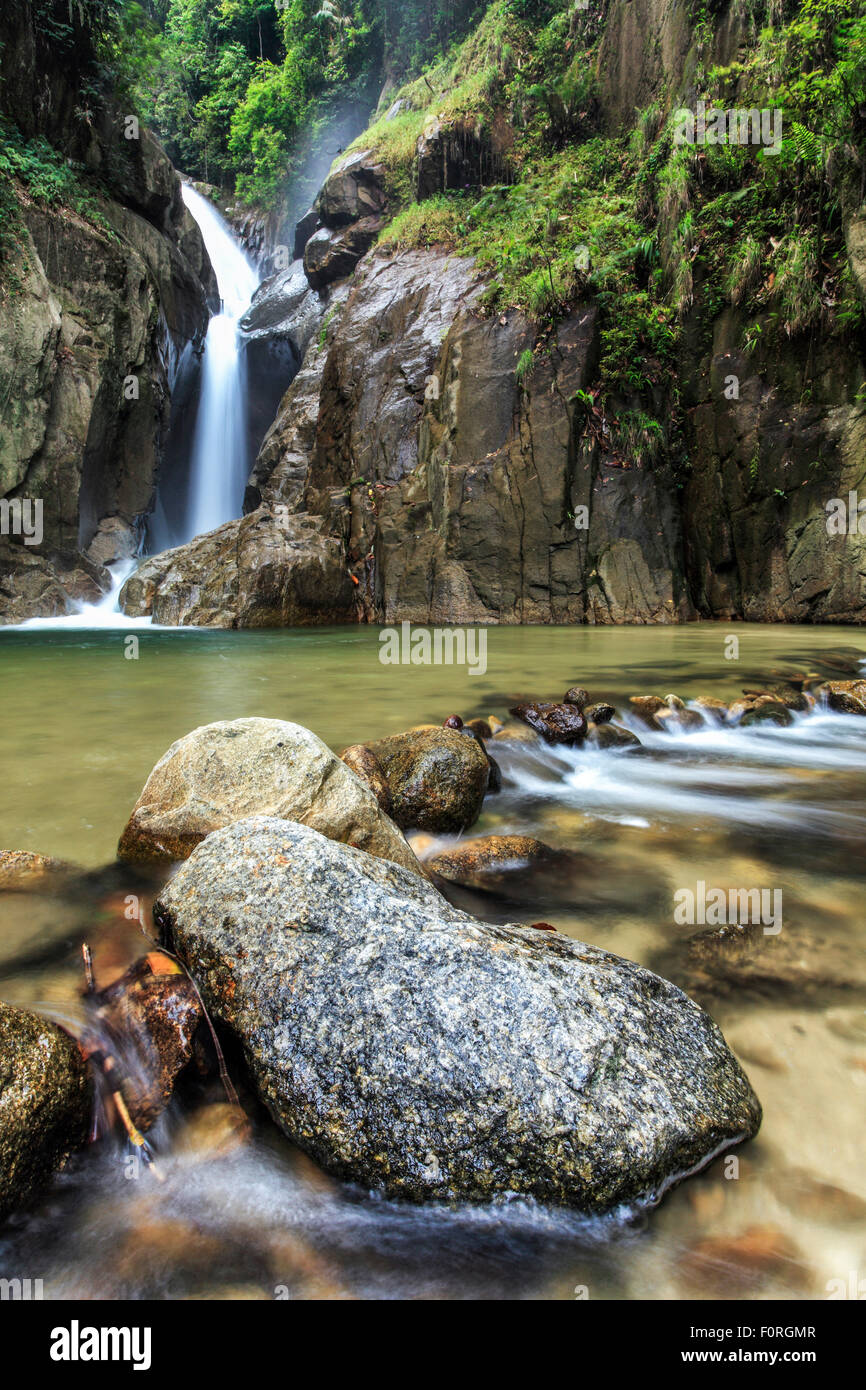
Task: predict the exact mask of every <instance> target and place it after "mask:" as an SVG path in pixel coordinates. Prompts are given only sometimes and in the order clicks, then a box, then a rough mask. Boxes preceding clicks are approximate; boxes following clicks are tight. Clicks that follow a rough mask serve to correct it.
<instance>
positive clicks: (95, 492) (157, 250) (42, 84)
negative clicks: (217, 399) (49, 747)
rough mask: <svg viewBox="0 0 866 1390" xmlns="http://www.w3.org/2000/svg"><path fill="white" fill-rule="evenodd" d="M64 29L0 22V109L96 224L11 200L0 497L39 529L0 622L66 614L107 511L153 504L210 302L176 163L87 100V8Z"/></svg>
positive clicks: (11, 573) (15, 553)
mask: <svg viewBox="0 0 866 1390" xmlns="http://www.w3.org/2000/svg"><path fill="white" fill-rule="evenodd" d="M68 22H69V27H70V29H71V30H74V31H75V42H74V44H73V45H72V47H70V45H69V44H67V46H66V48H65V50H64V51H63V53H61V52H60V51H56V50H55V48H54V47H53V46H52V44H51V42H50V40H49V39H48V38H47V37H46V31H45V28H44V25H43V24H42V23H40V22H38V20H37V19H36V18H35V17H34V14H33V10H32V6H31V5H30V4H28V3H22V4H19V5H16V6H15V7H9V6H7V7H5V9H4V11H3V13H2V15H0V114H2V115H4V116H6V117H7V118H9V119H11V120H12V121H14V122H17V123H18V125H19V126H20V128H21V130H22V133H23V134H24V135H25V136H27V137H28V138H32V137H41V138H44V139H47V140H48V141H50V142H51V143H52V144H53V146H54V147H55V149H56V150H57V151H58V153H59V154H61V155H63V156H65V157H67V158H68V160H69V162H70V163H71V164H72V165H73V167H75V168H79V169H81V170H82V171H84V173H83V176H84V177H86V176H88V175H93V176H95V177H96V178H97V179H98V180H99V182H98V184H94V185H92V186H91V187H92V192H93V206H94V210H95V215H94V217H93V218H85V217H83V216H81V215H79V214H78V213H77V212H73V211H72V210H71V209H70V208H65V207H45V206H42V205H40V204H39V203H38V202H37V201H35V200H33V199H30V198H25V197H23V196H22V197H21V200H20V207H19V216H20V223H21V232H20V235H18V236H17V244H16V245H15V246H14V247H12V248H11V249H10V255H9V263H8V265H7V266H6V267H5V271H4V275H5V276H11V277H12V282H13V283H17V284H18V286H19V288H18V289H17V290H16V293H15V303H14V311H13V312H7V309H8V304H4V305H3V311H2V312H0V403H2V404H0V498H3V497H6V498H29V499H39V500H40V501H41V503H42V508H43V514H42V528H43V536H42V539H41V542H40V544H39V545H37V546H33V547H29V546H25V545H24V544H22V543H21V541H20V538H10V540H9V541H4V544H3V547H2V554H0V622H2V621H21V620H22V619H25V618H29V617H36V616H53V615H55V614H58V613H61V614H62V613H65V612H71V611H72V610H73V606H74V604H75V602H76V600H78V599H80V598H82V597H83V598H85V599H90V600H92V599H94V598H96V597H98V596H99V594H100V593H101V592H102V590H103V588H105V587H107V576H105V575H104V574H102V573H100V571H99V569H98V567H97V566H91V568H90V573H89V582H88V583H87V584H86V585H83V584H82V581H81V573H82V571H83V572H85V573H87V572H88V567H87V562H85V561H83V560H82V559H81V555H80V552H81V551H83V550H86V549H87V547H88V546H89V545H90V543H91V541H92V539H93V537H94V535H95V533H96V532H97V529H98V527H99V524H100V522H101V521H102V520H103V519H104V518H108V517H115V518H119V519H120V520H121V521H122V522H124V523H125V524H127V525H128V526H133V525H134V524H135V523H137V522H138V521H139V520H140V519H141V518H143V516H144V515H145V514H146V513H147V512H148V511H149V509H150V506H151V502H152V498H153V493H154V487H155V483H156V478H157V474H158V470H159V466H160V462H161V457H162V450H163V446H164V443H165V438H166V434H167V430H168V424H169V416H170V405H171V391H172V388H173V385H174V380H175V373H176V370H177V365H178V360H179V357H180V354H181V352H182V351H183V349H184V347H185V346H186V345H187V344H188V343H190V342H192V343H193V344H194V345H200V343H201V342H202V341H203V338H204V333H205V329H206V326H207V319H208V303H209V302H210V304H211V305H214V304H215V303H216V302H217V301H216V298H215V295H216V282H215V280H214V276H213V271H212V269H211V266H210V262H209V260H208V256H207V253H206V251H205V249H204V245H203V243H202V240H201V237H200V234H199V230H198V227H197V226H196V224H195V222H194V221H193V220H192V219H191V217H190V215H189V213H188V212H187V210H186V208H185V207H184V204H183V201H182V198H181V186H180V180H179V177H178V175H177V173H176V171H175V170H174V168H173V167H172V165H171V163H170V162H169V160H168V158H167V157H166V155H165V154H164V152H163V151H162V149H161V148H160V146H159V144H158V143H157V141H156V140H155V139H154V138H153V137H152V136H151V135H150V134H149V132H147V131H146V130H144V129H142V130H141V132H140V138H139V139H138V140H125V139H124V138H123V120H124V118H123V115H122V114H121V113H120V112H119V111H118V110H117V109H116V108H114V107H113V106H111V105H110V104H101V103H100V101H98V100H97V99H95V98H93V97H91V96H88V97H86V98H85V97H84V96H82V94H81V90H80V84H81V83H83V82H84V81H86V80H90V81H92V78H93V73H92V71H91V70H90V68H89V67H88V66H87V64H88V63H90V64H92V63H93V62H95V61H96V59H95V55H94V54H93V53H92V52H91V51H90V48H89V45H90V39H89V36H88V31H87V30H86V29H85V28H84V27H83V26H84V10H83V7H82V9H81V10H79V11H76V12H74V13H73V14H71V15H70V16H69V20H68ZM82 64H83V66H81V65H82ZM37 92H38V93H39V95H38V97H37V95H36V93H37ZM83 106H86V107H87V108H88V110H87V115H88V120H87V121H86V122H85V121H84V120H83V119H82V118H81V109H80V108H81V107H83ZM133 379H134V381H133ZM132 392H135V393H137V394H135V395H133V394H131V393H132Z"/></svg>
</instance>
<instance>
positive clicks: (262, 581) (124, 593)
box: [120, 507, 355, 628]
mask: <svg viewBox="0 0 866 1390" xmlns="http://www.w3.org/2000/svg"><path fill="white" fill-rule="evenodd" d="M354 603H355V593H354V586H353V584H352V581H351V579H350V577H349V574H348V571H347V569H346V567H345V562H344V560H343V557H342V555H341V553H340V547H339V544H338V542H337V541H336V540H334V539H333V538H331V537H329V536H323V535H322V534H321V532H320V530H319V528H318V527H317V525H316V523H315V521H314V520H313V519H311V518H309V517H296V516H288V515H283V514H282V513H281V514H278V515H275V514H274V512H273V511H271V510H270V509H269V508H267V507H262V508H259V509H258V510H257V511H255V512H252V513H251V514H250V515H249V516H246V517H243V518H242V519H241V520H240V521H228V522H226V523H225V525H224V526H219V527H218V528H217V529H216V531H208V532H205V534H204V535H201V536H196V538H195V540H193V541H190V542H189V543H188V544H187V545H181V546H177V547H175V548H174V549H172V550H165V551H163V553H162V554H161V555H157V556H154V558H153V559H152V560H146V561H145V562H144V563H143V564H142V565H141V566H140V568H139V569H138V570H137V571H136V572H135V574H134V575H132V576H131V577H130V578H129V579H128V580H127V582H126V584H125V585H124V587H123V589H122V590H121V594H120V606H121V608H122V609H123V611H124V612H125V613H127V614H129V616H130V617H144V616H146V615H147V614H151V615H152V617H153V620H154V622H156V623H164V624H165V625H166V626H171V627H174V626H177V625H182V624H187V625H189V624H192V625H195V626H196V627H218V628H238V627H304V626H308V625H310V624H311V623H340V622H348V621H351V619H352V617H353V616H354Z"/></svg>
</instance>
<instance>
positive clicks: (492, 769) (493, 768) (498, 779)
mask: <svg viewBox="0 0 866 1390" xmlns="http://www.w3.org/2000/svg"><path fill="white" fill-rule="evenodd" d="M487 767H488V772H489V775H488V778H487V791H488V794H489V795H495V794H496V793H497V792H501V791H502V768H501V767H500V766H499V764H498V762H497V761H496V759H495V758H491V757H490V754H489V753H488V755H487Z"/></svg>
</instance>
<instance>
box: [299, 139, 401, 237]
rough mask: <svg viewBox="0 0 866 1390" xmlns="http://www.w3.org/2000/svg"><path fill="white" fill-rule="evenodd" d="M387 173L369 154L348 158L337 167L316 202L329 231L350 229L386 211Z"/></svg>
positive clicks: (353, 154) (357, 153) (364, 152)
mask: <svg viewBox="0 0 866 1390" xmlns="http://www.w3.org/2000/svg"><path fill="white" fill-rule="evenodd" d="M385 201H386V200H385V169H384V166H383V165H381V164H379V163H377V162H376V160H375V158H371V154H370V151H369V150H358V151H356V152H355V153H352V154H347V155H346V156H345V157H344V158H343V159H341V160H340V161H339V163H338V164H336V165H335V166H334V168H333V169H332V170H331V173H330V174H329V175H328V178H327V179H326V181H325V184H324V186H323V188H322V190H321V192H320V193H319V196H318V198H317V199H316V211H317V212H318V214H319V217H320V218H321V219H322V221H323V222H324V224H325V226H326V227H334V228H338V227H348V226H349V224H350V223H351V222H358V221H360V220H361V219H362V218H365V217H378V216H379V215H380V214H381V213H382V211H383V209H384V207H385Z"/></svg>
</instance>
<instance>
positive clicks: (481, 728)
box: [466, 719, 493, 741]
mask: <svg viewBox="0 0 866 1390" xmlns="http://www.w3.org/2000/svg"><path fill="white" fill-rule="evenodd" d="M466 728H467V729H471V730H472V732H473V734H477V735H478V737H479V738H482V739H484V740H485V741H486V740H487V739H489V738H492V737H493V727H492V725H491V724H490V723H488V721H487V720H486V719H467V721H466Z"/></svg>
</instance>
